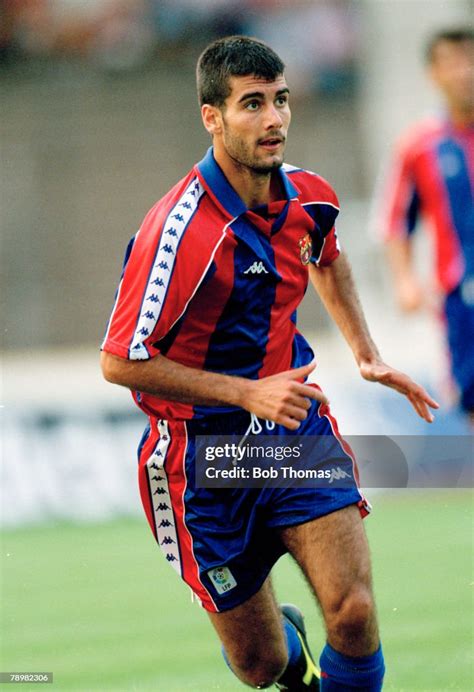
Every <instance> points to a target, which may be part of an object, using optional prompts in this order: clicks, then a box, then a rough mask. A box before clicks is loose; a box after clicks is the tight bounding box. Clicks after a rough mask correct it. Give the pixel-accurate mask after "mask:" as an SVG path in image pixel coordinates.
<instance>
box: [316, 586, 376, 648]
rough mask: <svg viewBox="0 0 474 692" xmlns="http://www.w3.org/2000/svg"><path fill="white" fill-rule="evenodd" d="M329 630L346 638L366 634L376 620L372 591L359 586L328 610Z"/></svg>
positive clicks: (333, 602) (327, 621) (335, 601)
mask: <svg viewBox="0 0 474 692" xmlns="http://www.w3.org/2000/svg"><path fill="white" fill-rule="evenodd" d="M325 615H326V623H327V627H328V630H329V631H330V632H333V633H334V634H338V635H340V636H341V635H342V636H344V638H346V637H358V636H360V635H362V634H363V633H365V632H366V631H367V630H368V628H370V626H371V624H372V623H373V622H374V618H375V604H374V599H373V596H372V593H371V591H370V589H369V588H368V587H366V586H361V585H358V586H356V587H354V588H352V589H351V590H350V591H349V592H348V593H347V594H345V595H344V596H343V597H342V598H338V599H334V600H333V601H332V602H331V603H330V604H329V606H328V607H327V608H326V613H325Z"/></svg>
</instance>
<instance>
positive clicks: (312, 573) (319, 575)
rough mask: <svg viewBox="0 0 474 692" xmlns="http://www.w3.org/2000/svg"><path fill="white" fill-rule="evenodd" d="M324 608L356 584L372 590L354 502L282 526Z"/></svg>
mask: <svg viewBox="0 0 474 692" xmlns="http://www.w3.org/2000/svg"><path fill="white" fill-rule="evenodd" d="M281 538H282V541H283V543H284V545H285V546H286V548H287V550H288V552H290V553H291V555H292V556H293V557H294V559H295V560H296V561H297V563H298V564H299V565H300V567H301V569H302V570H303V572H304V574H305V576H306V578H307V579H308V581H309V582H310V584H311V586H312V588H313V590H314V592H315V594H316V596H317V598H318V601H319V603H320V605H321V607H322V609H323V612H325V611H326V610H327V609H330V608H332V607H335V606H337V604H338V603H341V602H342V601H343V600H344V598H345V597H346V596H347V595H348V594H349V593H350V592H351V590H353V589H354V586H355V585H359V586H361V587H362V588H364V589H365V590H369V592H370V593H371V566H370V554H369V547H368V542H367V537H366V535H365V530H364V527H363V523H362V518H361V516H360V512H359V509H358V507H357V505H349V506H348V507H344V508H343V509H339V510H337V511H335V512H332V513H331V514H327V515H325V516H322V517H318V518H317V519H314V520H313V521H309V522H306V523H305V524H300V525H298V526H292V527H287V528H284V529H282V530H281Z"/></svg>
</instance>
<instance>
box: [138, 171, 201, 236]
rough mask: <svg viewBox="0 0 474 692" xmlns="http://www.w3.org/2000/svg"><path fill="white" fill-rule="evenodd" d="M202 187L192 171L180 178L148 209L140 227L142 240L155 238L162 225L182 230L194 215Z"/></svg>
mask: <svg viewBox="0 0 474 692" xmlns="http://www.w3.org/2000/svg"><path fill="white" fill-rule="evenodd" d="M203 194H204V188H203V187H202V185H201V184H200V182H199V180H198V178H197V176H196V174H195V172H194V171H191V172H190V173H188V175H186V176H185V177H184V178H182V179H181V180H180V181H179V182H178V183H176V185H174V186H173V187H172V188H171V190H170V191H169V192H168V193H167V194H166V195H164V197H162V198H161V199H160V200H158V201H157V202H156V203H155V204H154V205H153V206H152V208H151V209H150V210H149V211H148V213H147V214H146V216H145V218H144V219H143V222H142V225H141V227H140V236H141V237H142V240H144V239H148V240H149V241H152V242H153V241H154V240H156V239H157V238H158V237H159V236H160V235H161V233H162V231H163V229H164V227H165V226H166V227H168V226H169V227H170V228H174V229H175V230H176V232H177V233H178V232H179V231H182V230H183V228H184V227H186V226H187V225H188V224H189V221H190V220H191V219H192V218H193V216H194V215H195V212H196V210H197V208H198V206H199V203H200V200H201V198H202V196H203Z"/></svg>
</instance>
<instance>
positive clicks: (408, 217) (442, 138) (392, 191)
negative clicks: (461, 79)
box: [376, 118, 474, 293]
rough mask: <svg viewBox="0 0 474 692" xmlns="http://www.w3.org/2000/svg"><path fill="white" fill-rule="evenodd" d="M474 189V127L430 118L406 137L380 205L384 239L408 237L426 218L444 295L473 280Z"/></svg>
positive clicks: (416, 126) (436, 269) (402, 142)
mask: <svg viewBox="0 0 474 692" xmlns="http://www.w3.org/2000/svg"><path fill="white" fill-rule="evenodd" d="M473 187H474V127H466V128H459V127H455V126H454V125H453V124H452V123H451V122H449V121H448V120H446V119H441V118H431V119H429V120H425V121H422V122H421V123H418V124H417V125H415V126H414V127H413V128H411V129H410V130H409V131H408V132H407V133H406V134H405V135H404V136H403V137H402V139H401V141H400V143H399V145H398V147H397V149H396V152H395V157H394V161H393V164H392V166H391V170H390V172H389V175H388V176H387V180H386V185H385V189H384V193H383V195H382V198H381V200H379V204H378V207H379V211H380V214H379V215H378V217H377V218H376V223H377V227H378V228H379V229H381V231H382V233H383V234H384V236H385V238H386V239H390V238H393V237H396V236H403V235H409V234H410V233H412V232H413V231H414V230H415V227H416V224H417V221H418V218H419V216H420V215H422V216H423V219H424V220H425V221H426V222H427V226H428V228H429V230H430V232H431V234H432V238H433V246H434V256H435V263H436V267H435V273H436V277H437V281H438V284H439V286H440V288H441V289H442V290H444V291H445V292H446V293H450V292H451V291H452V290H454V289H455V288H456V287H457V286H458V285H459V284H460V283H461V281H462V280H463V278H464V277H465V276H473V275H474V203H473Z"/></svg>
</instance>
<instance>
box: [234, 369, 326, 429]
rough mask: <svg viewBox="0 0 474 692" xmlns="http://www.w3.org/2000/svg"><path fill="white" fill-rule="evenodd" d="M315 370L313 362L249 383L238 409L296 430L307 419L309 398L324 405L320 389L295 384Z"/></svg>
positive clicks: (300, 383)
mask: <svg viewBox="0 0 474 692" xmlns="http://www.w3.org/2000/svg"><path fill="white" fill-rule="evenodd" d="M315 367H316V364H315V363H314V362H313V363H309V364H308V365H303V366H302V367H301V368H295V369H294V370H286V371H285V372H280V373H278V375H270V376H269V377H263V378H262V379H261V380H249V381H248V384H247V387H246V392H245V400H244V401H243V403H242V407H243V408H245V409H246V410H247V411H250V413H255V415H256V416H258V417H259V418H264V419H265V420H272V421H274V422H275V423H278V424H279V425H284V426H285V428H289V430H297V429H298V428H299V427H300V424H301V421H303V420H305V419H306V418H307V416H308V409H309V408H310V406H311V402H310V399H314V400H316V401H320V402H321V403H323V404H327V403H328V399H327V397H326V396H325V395H324V394H323V393H322V392H321V391H320V390H318V389H315V388H314V387H310V386H309V385H307V384H303V383H302V382H300V381H299V380H302V379H305V378H306V377H308V375H309V374H310V373H312V372H313V370H314V368H315Z"/></svg>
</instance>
